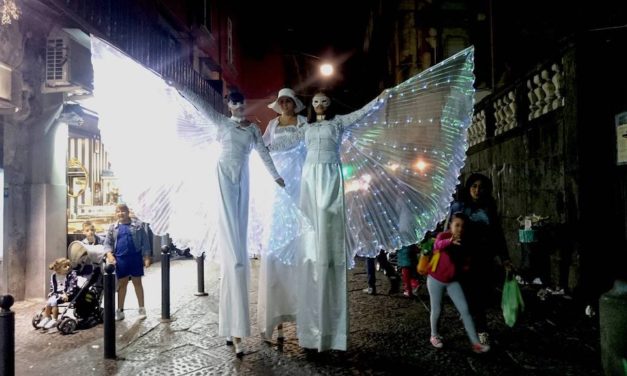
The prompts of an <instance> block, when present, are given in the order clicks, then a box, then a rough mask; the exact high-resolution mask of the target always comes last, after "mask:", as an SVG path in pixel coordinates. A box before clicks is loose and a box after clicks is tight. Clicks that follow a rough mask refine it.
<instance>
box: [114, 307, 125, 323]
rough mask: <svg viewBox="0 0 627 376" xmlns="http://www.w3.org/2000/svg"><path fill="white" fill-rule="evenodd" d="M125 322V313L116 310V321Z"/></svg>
mask: <svg viewBox="0 0 627 376" xmlns="http://www.w3.org/2000/svg"><path fill="white" fill-rule="evenodd" d="M121 320H124V311H122V310H121V309H116V310H115V321H121Z"/></svg>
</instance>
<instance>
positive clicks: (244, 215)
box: [217, 93, 285, 356]
mask: <svg viewBox="0 0 627 376" xmlns="http://www.w3.org/2000/svg"><path fill="white" fill-rule="evenodd" d="M228 106H229V110H230V111H231V119H230V120H231V122H230V124H227V125H226V126H225V127H221V128H220V129H219V130H218V141H219V142H220V144H221V145H222V152H221V154H220V159H219V161H218V167H217V176H218V185H219V187H220V196H221V200H220V202H221V203H222V205H221V206H219V207H218V208H217V210H218V223H219V231H218V234H217V237H218V238H217V239H218V251H219V252H221V253H222V255H221V261H222V263H221V276H222V278H221V280H220V308H219V316H218V317H219V327H218V334H219V335H221V336H227V345H230V344H234V345H235V353H236V354H238V356H241V354H243V350H242V348H241V345H240V342H241V338H242V337H248V336H250V315H249V304H248V285H249V279H250V265H249V259H248V247H247V243H246V241H247V226H248V198H249V197H248V196H249V193H248V192H249V189H250V187H249V173H248V157H249V155H250V152H251V150H252V149H253V147H254V148H255V149H256V150H257V152H259V155H260V156H261V159H262V160H263V162H264V164H265V165H266V167H267V169H268V171H269V172H270V174H271V175H272V177H273V178H274V179H275V180H276V182H277V183H278V184H279V185H280V186H282V187H283V186H285V184H284V182H283V179H282V178H281V177H280V176H279V173H278V172H277V170H276V168H275V166H274V163H272V159H271V158H270V154H269V152H268V149H267V148H266V146H265V145H264V144H263V139H262V136H261V131H260V130H259V128H258V127H257V126H256V125H254V124H251V123H250V122H249V121H247V120H246V118H245V117H244V108H245V107H244V96H243V95H241V94H240V93H231V94H229V96H228Z"/></svg>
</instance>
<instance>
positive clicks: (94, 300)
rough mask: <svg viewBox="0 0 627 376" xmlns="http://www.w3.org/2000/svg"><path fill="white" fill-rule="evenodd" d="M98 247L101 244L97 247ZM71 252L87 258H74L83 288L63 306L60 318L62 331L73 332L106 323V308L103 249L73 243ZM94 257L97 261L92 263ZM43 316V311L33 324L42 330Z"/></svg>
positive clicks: (35, 317) (38, 314) (36, 316)
mask: <svg viewBox="0 0 627 376" xmlns="http://www.w3.org/2000/svg"><path fill="white" fill-rule="evenodd" d="M95 247H97V246H95ZM69 253H70V255H73V254H80V255H85V254H86V255H87V257H82V256H78V257H71V259H73V261H74V262H76V266H75V268H74V270H75V271H77V272H78V274H79V279H81V281H82V282H81V284H80V285H81V287H80V289H79V290H78V292H76V293H75V294H73V296H72V297H71V300H70V301H69V302H67V303H63V304H60V305H59V308H60V309H63V310H62V311H61V314H60V315H59V317H58V319H57V321H58V324H57V329H58V330H59V333H61V334H64V335H65V334H71V333H73V332H74V331H75V330H77V329H88V328H91V327H93V326H96V325H98V324H101V323H102V322H103V313H104V309H103V308H102V304H101V303H102V295H103V294H102V293H103V289H104V284H103V274H102V270H103V268H102V261H103V258H102V252H101V251H100V250H99V249H98V248H94V246H88V245H85V244H82V243H81V242H77V241H76V242H72V243H71V244H70V247H69ZM92 260H97V261H96V262H92ZM42 319H43V310H42V311H41V312H39V313H37V314H36V315H35V316H33V319H32V324H33V327H34V328H35V329H38V325H39V323H40V321H41V320H42Z"/></svg>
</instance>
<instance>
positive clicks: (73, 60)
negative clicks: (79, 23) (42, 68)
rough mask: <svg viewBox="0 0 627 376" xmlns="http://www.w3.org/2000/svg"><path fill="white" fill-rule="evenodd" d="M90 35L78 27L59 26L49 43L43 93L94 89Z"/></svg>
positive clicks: (82, 92)
mask: <svg viewBox="0 0 627 376" xmlns="http://www.w3.org/2000/svg"><path fill="white" fill-rule="evenodd" d="M90 49H91V48H90V41H89V36H88V35H87V34H85V33H84V32H82V31H81V30H78V29H60V30H59V29H57V30H54V31H52V32H51V33H50V36H49V37H48V40H47V43H46V81H45V83H44V88H43V92H44V93H54V92H65V93H68V95H70V96H76V95H89V94H91V93H92V91H93V81H94V69H93V67H92V65H91V51H90Z"/></svg>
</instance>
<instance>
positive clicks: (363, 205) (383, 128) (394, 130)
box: [271, 47, 474, 265]
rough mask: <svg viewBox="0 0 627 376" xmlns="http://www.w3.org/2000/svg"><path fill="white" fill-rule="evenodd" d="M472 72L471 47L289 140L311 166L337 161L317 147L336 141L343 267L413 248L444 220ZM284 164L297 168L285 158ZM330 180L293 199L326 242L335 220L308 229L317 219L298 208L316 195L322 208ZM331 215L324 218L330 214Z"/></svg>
mask: <svg viewBox="0 0 627 376" xmlns="http://www.w3.org/2000/svg"><path fill="white" fill-rule="evenodd" d="M472 72H473V49H472V47H471V48H468V49H465V50H463V51H461V52H459V53H457V54H456V55H454V56H452V57H450V58H449V59H447V60H445V61H443V62H441V63H440V64H438V65H436V66H433V67H431V68H429V69H427V70H426V71H424V72H422V73H420V74H418V75H416V76H414V77H412V78H411V79H409V80H407V81H405V82H403V83H401V84H400V85H398V86H396V87H394V88H391V89H388V90H385V91H384V92H383V93H381V94H380V95H379V96H378V97H377V98H375V99H374V100H373V101H371V102H370V103H368V104H367V105H366V106H364V107H363V108H361V109H360V110H357V111H355V112H353V113H351V114H348V115H341V116H336V118H335V119H332V120H329V121H323V122H321V123H314V124H311V125H309V126H307V127H305V128H303V129H302V131H301V132H299V133H298V134H295V135H294V138H298V140H299V141H301V142H302V143H303V144H305V145H306V146H307V149H310V150H309V155H308V158H309V159H314V157H313V156H312V155H311V154H315V155H316V157H315V158H316V159H317V161H316V163H321V162H322V163H333V162H334V161H335V160H336V159H337V150H335V151H334V150H332V149H333V145H332V144H333V142H331V143H330V144H328V145H319V144H318V142H317V140H318V139H320V137H321V136H320V135H321V134H322V137H323V138H326V139H327V140H333V139H337V140H338V141H336V143H339V156H340V159H341V165H342V174H341V176H340V177H339V178H340V179H341V180H342V185H343V188H344V197H343V203H339V202H338V203H337V205H339V206H344V215H345V218H344V219H341V221H342V222H343V223H344V226H341V227H343V228H344V230H345V243H346V250H347V252H346V255H347V257H348V262H349V265H350V264H351V263H352V260H353V258H354V256H355V255H361V256H369V257H373V256H376V255H377V254H378V253H379V250H381V249H385V250H394V249H399V248H401V247H403V246H406V245H410V244H415V243H418V242H420V241H421V240H422V238H423V236H424V234H425V232H427V231H428V230H432V229H434V228H435V226H436V225H437V223H438V222H439V221H441V220H442V219H443V218H444V216H445V215H446V213H447V212H448V208H449V205H450V201H451V198H452V194H453V191H454V189H455V187H456V185H457V180H458V177H459V174H460V171H461V169H462V167H463V165H464V161H465V153H466V149H467V142H466V131H467V128H468V127H469V125H470V122H471V118H472V113H473V103H474V89H473V83H474V76H473V73H472ZM310 128H321V129H324V130H323V131H318V130H315V129H314V130H312V129H310ZM308 133H315V134H316V135H308ZM284 142H289V143H294V142H295V140H284ZM273 147H274V145H272V147H271V150H273ZM300 150H304V149H300ZM303 152H307V151H303ZM325 153H327V154H329V155H324V154H325ZM334 154H335V155H334ZM289 158H290V159H292V160H297V158H295V157H294V156H293V155H290V156H289ZM275 161H277V163H282V161H281V156H280V155H276V156H275ZM305 163H306V162H305ZM303 170H305V169H303ZM321 173H325V172H321V171H318V172H316V173H315V174H313V175H311V176H307V177H306V176H305V172H304V173H303V177H302V184H303V185H306V182H307V181H311V180H312V179H314V176H319V174H321ZM332 175H333V177H331V175H329V178H328V179H329V185H324V184H323V185H324V187H323V185H320V187H319V188H315V189H314V188H311V189H310V190H309V192H308V193H303V192H304V191H301V197H300V201H301V204H300V205H301V209H302V210H303V211H304V212H306V215H307V216H308V219H309V220H310V221H311V222H312V224H313V227H314V232H318V233H322V232H323V231H326V233H327V234H326V235H325V236H326V238H328V237H329V234H328V232H329V231H327V230H323V229H322V227H325V226H326V227H334V228H337V227H338V226H339V225H338V224H337V223H335V224H334V225H332V226H328V223H329V222H330V221H335V220H336V219H337V218H338V217H339V216H341V213H340V214H337V215H335V214H334V215H332V216H329V217H328V218H325V219H323V220H320V221H319V222H320V223H319V224H316V223H315V222H316V221H318V219H319V218H317V217H316V215H312V214H311V213H310V212H309V210H308V209H307V205H309V204H310V203H307V202H303V195H304V194H306V195H308V196H311V197H313V196H314V195H317V197H315V199H313V200H315V201H317V202H319V201H320V200H326V201H328V200H327V198H328V195H329V194H333V193H328V192H325V189H326V188H327V187H328V186H330V185H331V180H332V179H335V178H336V176H335V175H336V174H332ZM332 205H336V204H332ZM310 206H311V205H310ZM335 209H336V208H335ZM335 209H332V211H333V212H336V211H338V210H335ZM310 241H312V242H313V241H314V240H313V239H310ZM318 241H323V239H318ZM276 249H279V248H276ZM279 250H280V249H279ZM303 252H307V250H304V251H303ZM277 256H278V257H280V258H281V259H283V260H285V262H291V261H292V260H293V257H294V255H292V254H289V253H280V254H278V255H277Z"/></svg>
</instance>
